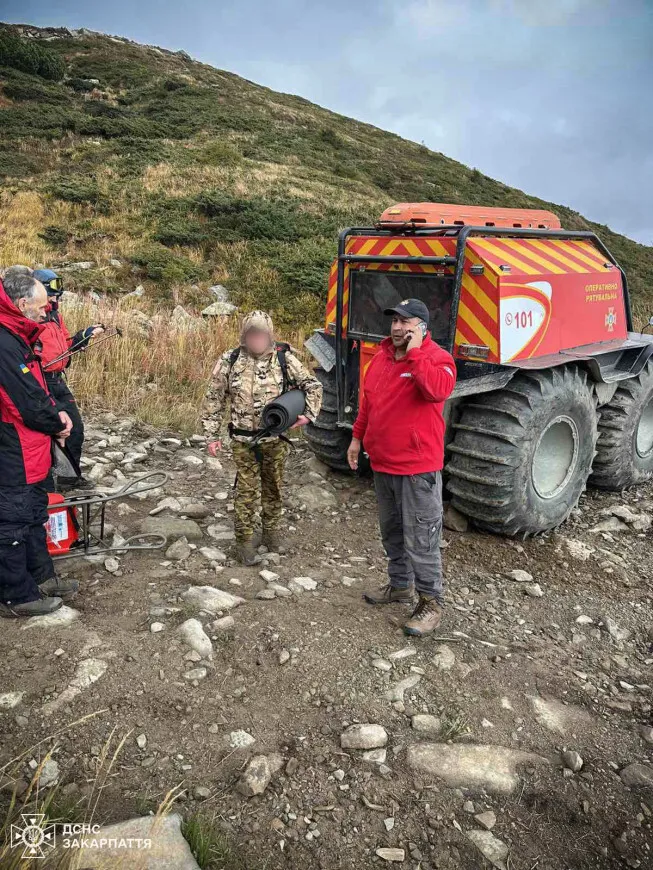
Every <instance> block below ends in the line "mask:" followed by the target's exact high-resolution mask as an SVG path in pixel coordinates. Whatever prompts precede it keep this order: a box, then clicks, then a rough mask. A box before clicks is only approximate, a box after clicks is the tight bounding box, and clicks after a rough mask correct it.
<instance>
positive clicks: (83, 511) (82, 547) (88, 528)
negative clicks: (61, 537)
mask: <svg viewBox="0 0 653 870" xmlns="http://www.w3.org/2000/svg"><path fill="white" fill-rule="evenodd" d="M169 478H170V475H169V474H168V473H167V472H166V471H152V472H150V473H149V474H144V475H143V476H142V477H139V478H137V479H136V480H131V481H130V482H129V483H127V484H125V486H123V487H122V488H121V489H119V490H118V491H117V492H112V493H107V494H104V495H103V494H100V493H95V494H93V493H89V494H87V495H82V496H71V497H70V498H68V499H66V500H65V501H63V502H60V503H59V504H57V505H56V508H57V509H59V508H67V507H72V508H74V509H75V512H76V515H77V521H78V522H79V524H80V529H79V540H78V541H77V542H76V544H74V545H73V546H72V547H71V548H70V550H69V551H68V552H65V553H61V554H60V555H59V554H57V553H51V555H52V558H53V559H58V560H63V559H76V558H78V557H81V556H96V555H100V554H101V553H112V552H121V553H122V552H125V551H127V550H160V549H161V548H162V547H165V545H166V542H167V539H166V537H165V536H164V535H157V534H155V533H147V534H142V535H132V536H131V537H129V538H126V539H125V542H124V543H123V544H121V545H120V546H116V547H111V546H107V544H106V542H105V540H104V534H105V516H104V514H105V510H106V506H107V504H109V502H112V501H116V500H117V499H120V498H130V497H132V496H134V495H139V494H140V493H142V492H150V491H151V490H153V489H158V488H159V487H161V486H163V485H164V484H165V483H166V482H167V481H168V479H169ZM98 523H99V530H98V531H95V527H96V525H97V524H98Z"/></svg>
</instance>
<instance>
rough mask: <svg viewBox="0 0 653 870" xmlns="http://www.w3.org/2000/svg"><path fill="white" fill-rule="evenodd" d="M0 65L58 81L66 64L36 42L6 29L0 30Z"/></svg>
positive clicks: (62, 75) (64, 70)
mask: <svg viewBox="0 0 653 870" xmlns="http://www.w3.org/2000/svg"><path fill="white" fill-rule="evenodd" d="M0 66H8V67H11V68H12V69H19V70H21V72H26V73H30V74H31V75H37V76H41V78H44V79H50V80H51V81H55V82H58V81H60V80H61V79H62V78H63V77H64V73H65V72H66V65H65V63H64V62H63V60H62V58H61V57H59V55H58V54H57V53H56V52H54V51H52V50H51V49H48V48H45V47H44V46H43V45H39V44H38V43H36V42H33V41H31V40H30V41H28V40H25V39H20V38H19V37H18V36H14V35H13V34H11V33H9V32H8V31H0Z"/></svg>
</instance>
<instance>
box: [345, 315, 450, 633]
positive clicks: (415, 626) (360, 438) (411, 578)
mask: <svg viewBox="0 0 653 870" xmlns="http://www.w3.org/2000/svg"><path fill="white" fill-rule="evenodd" d="M384 313H385V314H386V315H388V316H391V317H392V326H391V329H390V336H389V337H388V338H385V339H384V340H383V341H382V342H381V345H380V347H379V351H378V353H377V354H376V356H375V357H374V358H373V359H372V362H371V363H370V366H369V368H368V370H367V374H366V376H365V382H364V385H363V396H362V400H361V402H360V409H359V412H358V418H357V419H356V423H355V424H354V431H353V438H352V440H351V444H350V445H349V450H348V451H347V459H348V462H349V465H350V467H351V468H352V469H353V470H356V469H357V468H358V459H359V455H360V451H361V447H362V446H363V445H364V447H365V451H366V453H367V454H368V455H369V458H370V463H371V465H372V470H373V471H374V488H375V490H376V497H377V502H378V507H379V525H380V527H381V538H382V541H383V546H384V548H385V551H386V555H387V557H388V575H389V582H388V583H387V584H386V585H385V586H383V587H382V588H381V590H379V592H377V593H366V594H365V595H364V598H365V600H366V601H367V602H369V603H370V604H395V603H396V604H411V605H413V607H414V609H413V612H412V615H411V617H410V619H409V620H408V622H407V623H406V624H405V626H404V631H405V632H406V634H409V635H414V636H416V637H422V636H424V635H426V634H430V633H431V632H432V631H434V630H435V629H437V628H438V626H439V625H440V622H441V620H442V605H443V603H444V596H443V590H442V559H441V555H440V534H441V530H442V479H441V471H442V466H443V464H444V431H445V423H444V417H443V408H444V401H445V399H447V398H448V396H450V395H451V392H452V391H453V388H454V386H455V384H456V366H455V363H454V361H453V358H452V357H451V355H450V354H448V353H447V352H446V351H445V350H443V349H442V348H441V347H440V346H439V345H438V344H436V342H435V341H433V339H432V338H431V335H430V333H429V329H428V325H429V310H428V308H427V307H426V305H425V304H424V303H423V302H421V301H420V300H419V299H405V300H404V301H403V302H401V303H400V304H399V305H397V306H396V307H395V308H388V309H386V311H385V312H384ZM415 592H417V601H416V600H415Z"/></svg>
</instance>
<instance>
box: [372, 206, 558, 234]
mask: <svg viewBox="0 0 653 870" xmlns="http://www.w3.org/2000/svg"><path fill="white" fill-rule="evenodd" d="M405 224H413V225H415V224H416V225H419V226H420V227H424V228H429V227H433V228H436V227H440V226H443V225H444V226H447V225H451V224H459V225H461V226H462V225H466V224H468V225H471V226H475V227H478V226H481V227H482V226H488V227H537V228H546V229H552V230H558V229H560V221H559V219H558V218H557V217H556V216H555V215H554V214H553V212H550V211H540V210H539V209H530V208H490V207H488V208H486V207H485V206H482V205H448V204H446V203H440V202H399V203H397V204H396V205H392V206H390V208H387V209H386V210H385V211H384V212H383V214H382V215H381V217H380V219H379V223H378V225H379V226H380V227H396V226H397V225H405Z"/></svg>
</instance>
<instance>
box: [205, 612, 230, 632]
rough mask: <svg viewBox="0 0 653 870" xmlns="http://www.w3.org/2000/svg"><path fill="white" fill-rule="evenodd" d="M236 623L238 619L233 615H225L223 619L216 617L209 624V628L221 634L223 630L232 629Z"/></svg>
mask: <svg viewBox="0 0 653 870" xmlns="http://www.w3.org/2000/svg"><path fill="white" fill-rule="evenodd" d="M235 625H236V620H235V619H234V618H233V616H223V617H222V619H216V620H215V621H214V622H212V623H211V624H210V625H209V628H210V629H211V631H212V632H213V633H214V634H220V633H221V632H226V631H231V629H232V628H233V627H234V626H235Z"/></svg>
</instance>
